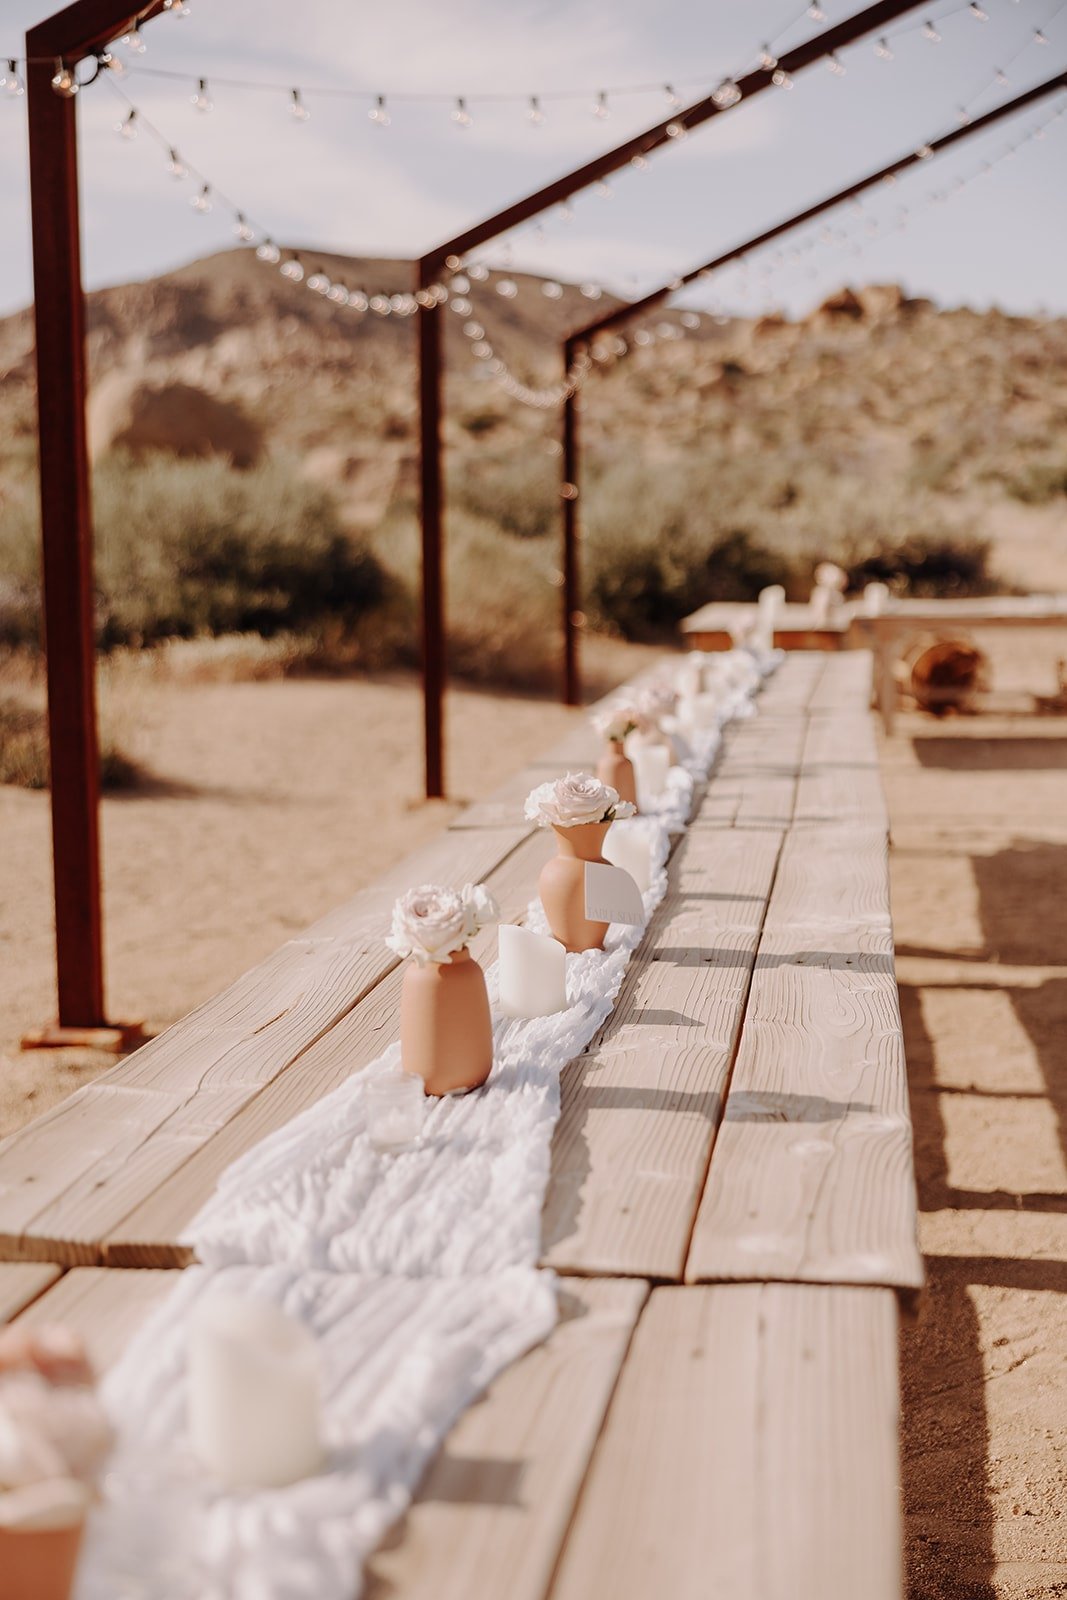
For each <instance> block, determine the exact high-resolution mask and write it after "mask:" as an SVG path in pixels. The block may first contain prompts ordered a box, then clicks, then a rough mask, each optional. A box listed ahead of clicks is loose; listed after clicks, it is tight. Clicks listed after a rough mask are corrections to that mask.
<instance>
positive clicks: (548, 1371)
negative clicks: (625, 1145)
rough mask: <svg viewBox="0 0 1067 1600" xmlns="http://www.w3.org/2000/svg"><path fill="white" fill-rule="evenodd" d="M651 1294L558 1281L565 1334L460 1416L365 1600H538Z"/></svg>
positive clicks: (632, 1287)
mask: <svg viewBox="0 0 1067 1600" xmlns="http://www.w3.org/2000/svg"><path fill="white" fill-rule="evenodd" d="M647 1292H648V1285H647V1284H645V1283H641V1282H639V1281H636V1280H630V1281H628V1282H626V1283H621V1282H612V1281H611V1280H599V1281H597V1282H579V1281H577V1280H567V1279H564V1280H562V1282H561V1284H560V1322H559V1325H558V1326H557V1327H556V1328H555V1330H554V1331H553V1333H552V1334H551V1335H550V1336H549V1338H548V1340H547V1341H546V1342H545V1344H543V1345H542V1346H540V1348H538V1349H536V1350H533V1351H531V1352H530V1354H529V1355H527V1356H525V1357H524V1358H523V1359H522V1360H521V1361H520V1362H517V1363H516V1364H515V1365H514V1366H513V1367H510V1368H508V1370H507V1371H506V1372H504V1373H502V1374H501V1375H500V1377H499V1378H498V1379H497V1380H496V1382H495V1383H494V1384H493V1385H492V1386H491V1388H490V1389H489V1391H488V1393H487V1395H486V1397H485V1399H484V1400H483V1401H482V1402H481V1403H480V1404H479V1405H477V1406H474V1407H473V1408H472V1409H471V1410H469V1411H467V1412H466V1413H465V1414H464V1415H463V1416H462V1417H461V1418H460V1420H459V1422H458V1423H457V1424H456V1426H455V1427H454V1428H453V1430H452V1432H451V1433H450V1434H449V1437H448V1439H447V1441H446V1443H445V1445H444V1447H443V1449H442V1451H441V1454H440V1455H439V1456H438V1457H437V1459H436V1461H435V1462H434V1464H433V1466H432V1467H431V1468H430V1470H429V1472H428V1473H427V1475H426V1478H425V1479H424V1481H423V1483H422V1485H421V1486H420V1489H419V1493H418V1496H417V1499H416V1501H415V1504H414V1505H413V1507H412V1509H411V1511H410V1512H409V1514H408V1516H407V1518H406V1520H405V1522H404V1524H403V1525H402V1527H401V1528H399V1529H398V1530H397V1532H396V1534H395V1536H394V1537H393V1538H392V1539H391V1540H390V1541H389V1546H388V1547H387V1548H386V1549H384V1550H381V1551H379V1553H378V1554H377V1555H375V1556H374V1557H373V1559H372V1561H371V1562H370V1566H369V1569H368V1573H367V1581H366V1587H365V1589H364V1600H386V1597H387V1596H392V1595H402V1596H403V1597H404V1600H471V1596H478V1595H480V1596H485V1597H487V1600H488V1597H492V1600H498V1597H500V1596H504V1595H506V1596H507V1597H508V1600H541V1597H542V1596H543V1595H544V1593H545V1590H546V1588H547V1586H548V1583H549V1579H550V1577H551V1574H552V1569H553V1567H554V1565H555V1562H556V1558H557V1556H558V1553H559V1549H560V1546H561V1544H562V1542H563V1537H564V1534H565V1532H566V1529H567V1525H568V1523H569V1521H570V1518H571V1515H572V1512H573V1509H574V1504H575V1501H576V1500H577V1498H578V1494H579V1490H580V1488H581V1484H582V1480H583V1478H584V1476H585V1472H586V1468H587V1466H588V1462H589V1458H590V1456H591V1454H592V1452H593V1446H594V1444H595V1442H596V1438H597V1435H598V1433H599V1431H600V1427H601V1424H602V1422H603V1418H604V1413H605V1412H606V1410H607V1407H608V1402H609V1399H610V1397H611V1393H612V1390H613V1389H614V1386H615V1382H616V1378H617V1375H618V1372H619V1368H620V1367H621V1365H622V1362H623V1359H624V1357H625V1354H626V1350H627V1347H628V1345H629V1342H630V1336H631V1333H632V1330H633V1326H634V1323H635V1322H636V1320H637V1317H638V1314H639V1312H640V1309H641V1306H642V1305H643V1303H644V1301H645V1297H646V1295H647ZM601 1592H602V1591H601V1590H599V1589H594V1590H592V1591H590V1593H595V1594H599V1593H601Z"/></svg>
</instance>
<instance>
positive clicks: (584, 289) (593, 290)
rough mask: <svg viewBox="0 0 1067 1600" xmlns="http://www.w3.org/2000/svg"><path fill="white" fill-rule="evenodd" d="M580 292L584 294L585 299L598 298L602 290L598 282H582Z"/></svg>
mask: <svg viewBox="0 0 1067 1600" xmlns="http://www.w3.org/2000/svg"><path fill="white" fill-rule="evenodd" d="M581 293H582V294H584V295H585V298H586V299H587V300H599V299H600V297H601V295H602V294H603V290H602V289H601V287H600V285H599V284H598V283H583V284H582V286H581Z"/></svg>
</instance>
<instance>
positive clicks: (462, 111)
mask: <svg viewBox="0 0 1067 1600" xmlns="http://www.w3.org/2000/svg"><path fill="white" fill-rule="evenodd" d="M452 121H453V122H454V123H455V125H456V127H457V128H469V127H470V126H471V123H472V122H473V121H474V118H473V117H472V116H471V114H470V112H469V111H468V110H467V102H466V100H464V98H463V96H462V95H460V96H459V98H458V99H457V101H456V105H455V109H454V110H453V112H452Z"/></svg>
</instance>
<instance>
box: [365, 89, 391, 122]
mask: <svg viewBox="0 0 1067 1600" xmlns="http://www.w3.org/2000/svg"><path fill="white" fill-rule="evenodd" d="M367 116H368V117H369V118H370V120H371V121H372V122H373V123H374V124H375V126H376V127H379V128H387V127H388V126H389V123H390V121H391V118H390V116H389V113H388V111H387V110H386V109H385V96H384V94H380V95H379V96H378V98H377V99H376V100H375V102H374V104H373V105H372V106H371V108H370V110H369V111H368V112H367Z"/></svg>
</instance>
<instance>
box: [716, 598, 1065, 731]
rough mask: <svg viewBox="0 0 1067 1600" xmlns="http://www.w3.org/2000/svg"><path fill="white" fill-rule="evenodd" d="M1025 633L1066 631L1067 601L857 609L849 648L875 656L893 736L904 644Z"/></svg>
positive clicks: (885, 722)
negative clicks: (933, 635)
mask: <svg viewBox="0 0 1067 1600" xmlns="http://www.w3.org/2000/svg"><path fill="white" fill-rule="evenodd" d="M696 615H697V616H699V615H700V613H699V612H697V613H696ZM1022 627H1027V628H1036V627H1045V628H1057V627H1058V628H1064V627H1067V595H1065V594H1028V595H996V596H992V597H990V598H988V599H984V600H896V601H894V602H893V604H892V605H891V606H890V607H889V609H888V610H886V611H883V612H881V613H879V615H878V616H867V615H866V614H865V613H864V612H862V611H861V610H860V608H859V607H858V606H851V607H850V608H849V621H848V627H847V637H846V640H845V643H846V645H847V646H848V647H849V648H850V649H864V650H873V652H874V658H875V671H874V694H875V703H876V705H877V707H878V710H879V711H880V713H881V717H882V726H883V728H884V729H885V731H886V733H887V734H889V733H892V731H893V717H894V714H895V712H896V706H897V692H898V690H897V681H896V676H895V673H894V670H893V668H894V664H895V662H896V661H897V659H898V657H899V655H900V651H901V644H902V642H903V641H904V639H906V638H907V637H908V636H909V635H911V634H914V633H917V632H925V631H930V632H943V631H944V630H945V629H947V628H964V629H970V628H1022Z"/></svg>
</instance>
